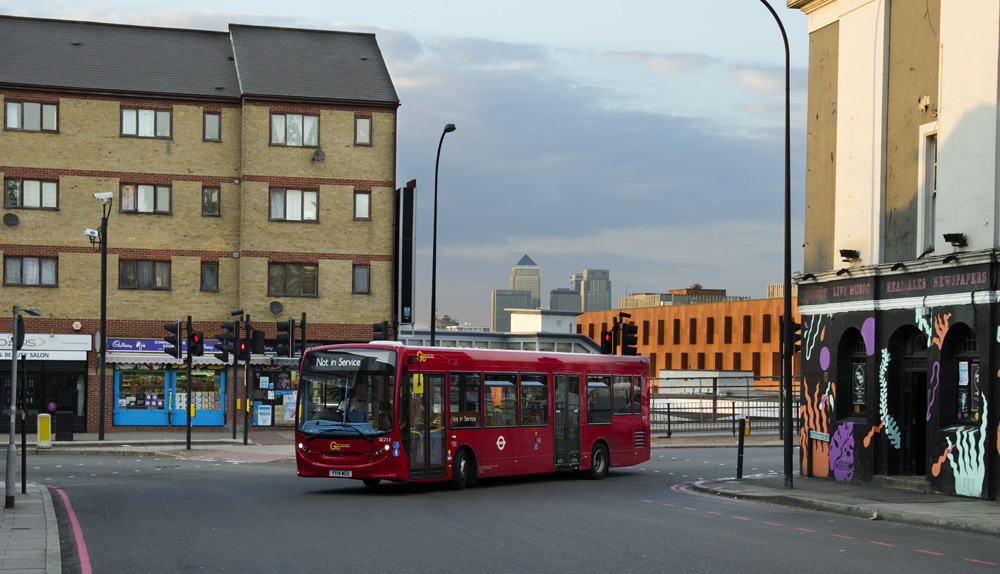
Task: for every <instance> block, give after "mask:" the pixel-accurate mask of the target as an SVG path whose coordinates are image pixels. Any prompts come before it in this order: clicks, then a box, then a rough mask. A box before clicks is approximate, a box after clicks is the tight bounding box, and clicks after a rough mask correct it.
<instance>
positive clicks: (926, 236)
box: [915, 122, 937, 257]
mask: <svg viewBox="0 0 1000 574" xmlns="http://www.w3.org/2000/svg"><path fill="white" fill-rule="evenodd" d="M919 133H920V144H919V146H918V150H917V154H918V162H919V166H918V171H917V177H918V180H917V252H916V254H915V256H916V257H920V256H921V255H924V254H926V253H929V252H932V251H934V220H935V218H936V217H937V216H936V211H937V122H931V123H929V124H924V125H922V126H920V132H919Z"/></svg>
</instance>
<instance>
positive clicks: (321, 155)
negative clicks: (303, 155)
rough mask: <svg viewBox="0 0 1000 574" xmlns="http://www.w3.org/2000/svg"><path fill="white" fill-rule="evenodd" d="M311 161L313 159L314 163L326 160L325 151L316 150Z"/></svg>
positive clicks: (310, 157)
mask: <svg viewBox="0 0 1000 574" xmlns="http://www.w3.org/2000/svg"><path fill="white" fill-rule="evenodd" d="M309 159H311V160H312V161H323V160H324V159H326V153H325V152H324V151H323V150H321V149H319V148H316V151H314V152H313V153H312V155H311V156H309Z"/></svg>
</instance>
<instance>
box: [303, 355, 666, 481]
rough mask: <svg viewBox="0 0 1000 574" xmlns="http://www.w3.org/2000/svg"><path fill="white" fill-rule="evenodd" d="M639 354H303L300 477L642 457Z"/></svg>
mask: <svg viewBox="0 0 1000 574" xmlns="http://www.w3.org/2000/svg"><path fill="white" fill-rule="evenodd" d="M648 373H649V366H648V362H647V359H646V358H645V357H621V356H610V355H585V354H572V353H535V352H527V351H504V350H483V349H454V348H441V347H406V346H403V345H400V344H398V343H391V342H389V343H385V344H378V343H370V344H357V345H331V346H325V347H315V348H312V349H309V350H307V351H306V352H305V354H304V355H303V357H302V367H301V371H300V379H299V394H298V408H297V409H296V425H295V429H296V431H295V442H296V448H295V460H296V465H297V471H298V474H299V476H314V477H340V478H352V479H359V480H362V481H364V483H365V484H366V485H368V486H377V485H378V484H379V482H380V481H382V480H390V481H414V482H423V481H438V480H439V481H450V482H451V485H452V487H454V488H456V489H461V488H465V486H466V485H467V484H474V483H475V482H476V480H477V479H478V478H482V477H494V476H511V475H517V474H532V473H544V472H553V471H561V470H583V471H587V472H588V473H589V474H590V476H591V477H593V478H595V479H601V478H604V476H605V475H606V474H607V473H608V469H609V468H611V467H622V466H631V465H635V464H639V463H642V462H645V461H647V460H649V448H650V446H649V445H650V436H649V375H648Z"/></svg>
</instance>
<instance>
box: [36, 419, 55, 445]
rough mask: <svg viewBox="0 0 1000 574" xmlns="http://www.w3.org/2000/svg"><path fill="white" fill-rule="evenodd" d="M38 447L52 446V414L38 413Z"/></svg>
mask: <svg viewBox="0 0 1000 574" xmlns="http://www.w3.org/2000/svg"><path fill="white" fill-rule="evenodd" d="M38 448H52V415H50V414H48V413H41V414H39V415H38Z"/></svg>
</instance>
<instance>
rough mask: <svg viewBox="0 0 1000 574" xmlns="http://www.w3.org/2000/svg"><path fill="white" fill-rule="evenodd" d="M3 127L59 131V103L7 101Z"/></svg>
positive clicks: (34, 130) (32, 130)
mask: <svg viewBox="0 0 1000 574" xmlns="http://www.w3.org/2000/svg"><path fill="white" fill-rule="evenodd" d="M4 109H5V110H6V118H5V119H4V124H3V125H4V129H7V130H17V131H25V132H57V131H59V105H58V104H46V103H41V102H12V101H9V100H8V101H7V102H6V106H4Z"/></svg>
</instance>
